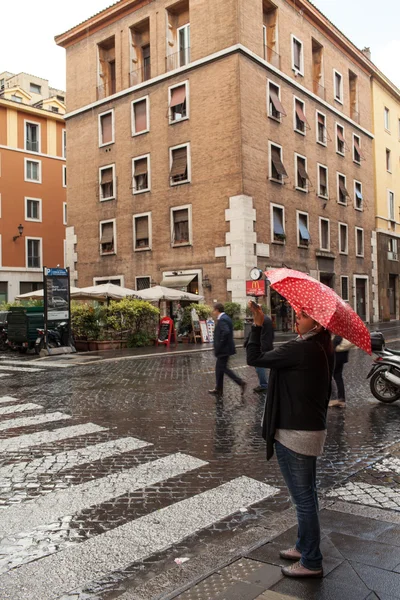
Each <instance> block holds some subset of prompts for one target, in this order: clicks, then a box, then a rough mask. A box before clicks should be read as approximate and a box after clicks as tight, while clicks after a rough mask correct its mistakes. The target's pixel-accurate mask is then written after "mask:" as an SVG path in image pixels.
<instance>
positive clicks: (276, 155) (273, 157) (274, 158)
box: [271, 148, 287, 177]
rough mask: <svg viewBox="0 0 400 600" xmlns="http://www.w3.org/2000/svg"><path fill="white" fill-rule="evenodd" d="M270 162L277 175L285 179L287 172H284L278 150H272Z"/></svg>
mask: <svg viewBox="0 0 400 600" xmlns="http://www.w3.org/2000/svg"><path fill="white" fill-rule="evenodd" d="M271 160H272V162H273V164H274V167H275V169H276V170H277V172H278V174H279V175H281V176H282V177H287V172H286V169H285V167H284V165H283V162H282V160H281V155H280V152H279V150H278V148H272V150H271Z"/></svg>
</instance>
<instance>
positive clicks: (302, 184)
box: [294, 154, 309, 192]
mask: <svg viewBox="0 0 400 600" xmlns="http://www.w3.org/2000/svg"><path fill="white" fill-rule="evenodd" d="M294 160H295V174H296V175H295V176H296V190H301V191H302V192H308V180H309V177H308V173H307V159H306V157H305V156H300V154H295V155H294Z"/></svg>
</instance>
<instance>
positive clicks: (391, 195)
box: [388, 190, 396, 221]
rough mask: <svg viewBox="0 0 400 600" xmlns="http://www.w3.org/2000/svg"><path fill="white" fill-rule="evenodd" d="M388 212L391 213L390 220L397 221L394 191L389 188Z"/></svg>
mask: <svg viewBox="0 0 400 600" xmlns="http://www.w3.org/2000/svg"><path fill="white" fill-rule="evenodd" d="M388 214H389V220H390V221H395V220H396V217H395V202H394V192H392V191H391V190H388Z"/></svg>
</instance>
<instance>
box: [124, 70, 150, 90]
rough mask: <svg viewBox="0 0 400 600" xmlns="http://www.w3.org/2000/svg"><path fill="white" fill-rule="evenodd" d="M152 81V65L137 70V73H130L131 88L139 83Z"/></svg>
mask: <svg viewBox="0 0 400 600" xmlns="http://www.w3.org/2000/svg"><path fill="white" fill-rule="evenodd" d="M148 79H151V67H150V65H143V67H140V69H136V70H135V71H131V72H130V73H129V85H130V87H132V86H134V85H138V84H139V83H143V82H144V81H147V80H148Z"/></svg>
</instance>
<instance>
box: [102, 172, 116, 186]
mask: <svg viewBox="0 0 400 600" xmlns="http://www.w3.org/2000/svg"><path fill="white" fill-rule="evenodd" d="M112 181H113V170H112V169H103V170H102V171H101V185H104V184H105V183H112Z"/></svg>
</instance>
